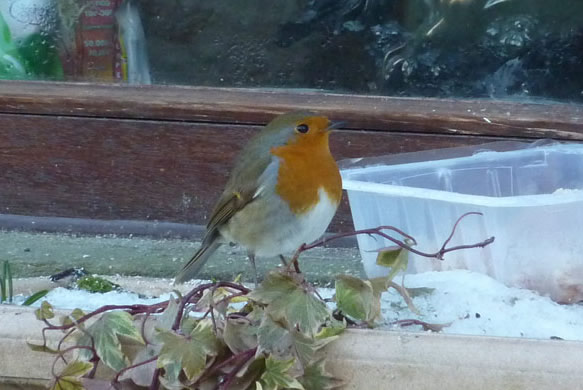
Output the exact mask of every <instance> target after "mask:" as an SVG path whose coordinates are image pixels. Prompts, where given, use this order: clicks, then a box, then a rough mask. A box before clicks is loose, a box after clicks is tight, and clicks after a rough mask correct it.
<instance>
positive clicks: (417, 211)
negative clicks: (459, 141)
mask: <svg viewBox="0 0 583 390" xmlns="http://www.w3.org/2000/svg"><path fill="white" fill-rule="evenodd" d="M491 149H494V150H507V149H514V150H511V151H505V152H495V151H488V150H491ZM450 156H456V157H454V158H449V157H450ZM428 159H430V160H431V161H422V160H428ZM403 162H405V163H403ZM387 164H391V165H387ZM341 167H342V176H343V183H344V184H343V186H344V188H345V189H346V190H348V198H349V201H350V207H351V209H352V216H353V219H354V224H355V228H356V229H365V228H371V227H376V226H379V225H392V226H395V227H398V228H400V229H402V230H404V231H405V232H407V233H409V234H411V235H412V236H413V237H415V239H416V240H417V241H418V247H417V248H418V249H420V250H423V251H426V252H435V251H437V250H438V249H439V248H440V247H441V245H442V243H443V242H444V240H445V239H446V238H447V236H448V235H449V233H450V231H451V228H452V226H453V224H454V223H455V221H456V219H457V218H458V217H459V216H461V215H462V214H464V213H466V212H469V211H479V212H482V213H483V214H484V216H483V217H480V216H469V217H467V218H466V219H465V220H464V221H463V222H462V223H461V225H460V226H459V228H458V230H457V233H456V234H455V236H454V238H453V239H452V241H451V244H450V245H461V244H471V243H475V242H479V241H482V240H484V239H486V238H488V237H490V236H495V237H496V240H495V242H494V243H493V244H492V245H490V246H488V247H486V248H484V249H470V250H464V251H459V252H452V253H448V254H447V255H446V256H445V260H444V261H439V260H431V259H427V258H423V257H419V256H416V255H411V257H410V263H409V268H408V270H407V272H423V271H430V270H448V269H460V268H461V269H469V270H473V271H478V272H482V273H486V274H488V275H490V276H492V277H494V278H495V279H497V280H500V281H502V282H503V283H505V284H507V285H509V286H517V287H523V288H529V289H533V290H536V291H538V292H540V293H541V294H545V295H549V296H550V297H551V298H552V299H553V300H555V301H558V302H575V301H580V300H583V145H579V144H550V145H540V146H537V145H536V144H535V145H529V144H522V143H493V144H486V145H482V146H480V147H468V148H455V149H443V150H440V151H430V152H421V153H413V154H404V155H400V156H389V157H385V158H383V157H377V158H373V159H363V160H359V161H357V162H355V160H352V161H344V162H342V163H341ZM358 244H359V248H360V253H361V256H362V259H363V263H364V268H365V271H366V273H367V275H368V276H369V277H376V276H381V275H385V274H387V270H386V268H382V267H379V266H377V265H376V264H375V262H376V253H375V252H374V251H375V249H379V248H382V247H385V246H388V245H392V244H390V243H389V242H386V241H384V240H382V239H379V238H375V237H368V236H365V235H362V236H359V237H358Z"/></svg>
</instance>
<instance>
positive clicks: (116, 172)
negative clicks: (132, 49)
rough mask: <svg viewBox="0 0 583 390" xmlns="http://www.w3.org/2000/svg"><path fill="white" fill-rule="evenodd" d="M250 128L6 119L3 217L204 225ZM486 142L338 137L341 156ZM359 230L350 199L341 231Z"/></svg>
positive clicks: (0, 127) (0, 119)
mask: <svg viewBox="0 0 583 390" xmlns="http://www.w3.org/2000/svg"><path fill="white" fill-rule="evenodd" d="M258 129H259V127H258V126H249V125H235V124H232V125H229V124H224V125H218V124H205V123H187V122H168V121H144V120H122V119H100V118H90V117H56V116H40V115H24V114H19V115H15V114H0V172H2V174H1V175H0V207H1V209H0V212H1V213H4V214H22V215H35V216H58V217H74V218H89V219H116V220H117V219H126V220H160V221H168V222H178V223H194V224H204V223H205V222H206V218H207V215H208V213H209V212H210V210H211V208H212V206H213V203H214V201H215V199H216V196H217V195H218V194H219V193H220V191H221V190H222V187H223V185H224V183H225V182H226V180H227V177H228V174H229V171H230V169H231V165H232V161H233V159H234V157H235V156H236V154H237V152H238V151H239V149H240V148H241V147H242V145H243V144H244V143H245V142H246V141H247V140H248V139H249V137H250V136H251V135H252V134H253V133H254V132H256V131H257V130H258ZM490 140H491V138H488V137H468V136H451V135H450V136H447V135H431V134H426V135H423V134H416V135H414V136H412V135H411V134H407V133H394V132H379V131H376V132H375V131H350V130H340V131H336V132H335V133H334V134H333V135H332V145H331V148H332V151H333V154H334V155H335V157H336V158H337V159H343V158H349V157H362V156H374V155H380V154H389V153H399V152H408V151H417V150H424V149H433V148H440V147H451V146H461V145H468V144H477V143H483V142H488V141H490ZM351 227H352V223H351V218H350V212H349V209H348V206H347V200H346V197H345V198H344V203H343V205H342V208H341V210H340V212H339V213H338V216H337V217H336V219H335V222H334V224H333V226H332V228H331V230H333V231H341V230H347V229H349V228H351Z"/></svg>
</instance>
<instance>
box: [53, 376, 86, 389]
mask: <svg viewBox="0 0 583 390" xmlns="http://www.w3.org/2000/svg"><path fill="white" fill-rule="evenodd" d="M51 390H85V387H83V383H81V380H80V379H79V378H73V377H70V376H64V377H62V378H58V379H56V380H55V383H54V384H53V386H51Z"/></svg>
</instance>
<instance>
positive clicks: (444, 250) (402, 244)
mask: <svg viewBox="0 0 583 390" xmlns="http://www.w3.org/2000/svg"><path fill="white" fill-rule="evenodd" d="M469 215H483V214H482V213H479V212H475V211H472V212H469V213H465V214H463V215H462V216H461V217H459V218H458V219H457V221H456V222H455V224H454V226H453V228H452V230H451V233H450V235H449V236H448V238H447V239H446V240H445V242H444V243H443V245H442V247H441V248H440V249H439V250H438V251H437V252H433V253H428V252H423V251H420V250H418V249H415V248H413V247H412V246H411V245H408V244H406V243H405V242H404V241H401V240H399V239H396V238H394V237H391V236H390V235H388V234H387V233H385V232H384V231H385V230H391V231H394V232H397V233H399V234H400V235H402V236H403V237H405V238H406V239H409V240H412V241H413V245H415V244H416V243H417V242H416V241H415V239H414V238H413V237H412V236H410V235H409V234H407V233H405V232H403V231H402V230H400V229H397V228H395V227H393V226H378V227H376V228H372V229H363V230H355V231H353V232H347V233H340V234H336V235H333V236H331V237H325V238H322V239H320V240H317V241H314V242H313V243H311V244H303V245H302V246H300V247H299V248H298V250H297V251H296V253H295V254H294V256H293V258H292V261H294V262H295V261H297V259H298V257H299V255H300V254H301V253H302V252H305V251H307V250H309V249H312V248H316V247H319V246H323V245H324V244H326V243H327V242H328V241H333V240H336V239H339V238H343V237H350V236H357V235H360V234H366V235H369V236H373V235H377V236H381V237H383V238H385V239H387V240H389V241H391V242H392V243H394V244H396V245H398V246H399V247H401V248H403V249H406V250H408V251H409V252H412V253H414V254H416V255H419V256H422V257H428V258H432V259H438V260H443V256H444V255H445V254H446V253H448V252H453V251H457V250H461V249H470V248H483V247H485V246H487V245H490V244H491V243H493V242H494V237H490V238H488V239H486V240H484V241H481V242H478V243H475V244H468V245H458V246H453V247H450V248H447V244H449V242H450V241H451V239H452V237H453V235H454V234H455V231H456V229H457V227H458V225H459V223H460V222H461V220H462V219H464V218H465V217H467V216H469Z"/></svg>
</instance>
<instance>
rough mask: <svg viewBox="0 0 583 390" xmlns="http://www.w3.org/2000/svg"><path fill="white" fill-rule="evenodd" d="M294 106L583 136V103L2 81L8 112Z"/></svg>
mask: <svg viewBox="0 0 583 390" xmlns="http://www.w3.org/2000/svg"><path fill="white" fill-rule="evenodd" d="M290 110H314V111H318V112H322V113H324V114H327V115H329V116H330V117H332V118H338V119H340V120H344V121H347V128H349V129H356V130H381V131H403V132H414V133H421V134H423V133H428V134H450V135H452V134H454V135H481V136H497V137H521V138H555V139H563V140H583V106H581V105H575V104H565V103H555V102H548V101H527V102H519V101H510V100H504V101H502V100H486V99H432V98H402V97H386V96H367V95H354V94H338V93H328V92H323V91H308V90H279V89H273V90H265V89H236V88H209V87H185V86H161V85H157V86H127V85H117V84H95V83H55V82H31V81H0V112H1V113H7V114H42V115H67V116H86V117H101V118H118V119H150V120H175V121H194V122H212V123H223V124H234V123H236V124H254V125H261V124H265V123H266V122H267V121H268V120H270V119H271V118H272V117H273V116H274V115H276V114H279V113H282V112H286V111H290Z"/></svg>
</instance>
